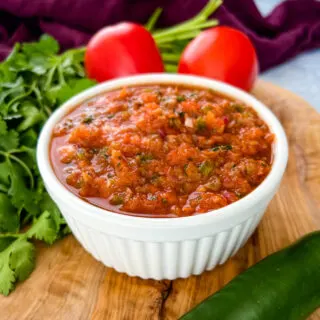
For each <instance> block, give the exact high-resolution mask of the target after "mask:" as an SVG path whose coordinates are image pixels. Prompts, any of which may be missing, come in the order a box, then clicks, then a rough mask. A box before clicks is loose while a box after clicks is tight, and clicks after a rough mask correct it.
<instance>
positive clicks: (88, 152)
mask: <svg viewBox="0 0 320 320" xmlns="http://www.w3.org/2000/svg"><path fill="white" fill-rule="evenodd" d="M273 139H274V137H273V134H272V133H271V132H270V131H269V128H268V126H267V125H266V124H265V122H264V121H263V120H261V119H260V118H259V116H258V115H257V113H256V112H255V111H254V110H253V109H252V108H251V107H250V106H247V105H245V104H244V103H242V102H240V101H235V100H231V99H230V98H227V97H224V96H221V95H219V94H218V93H216V92H214V91H212V90H207V89H201V88H196V87H184V86H175V85H152V86H136V87H127V88H121V89H119V90H115V91H112V92H106V93H104V94H102V95H100V96H97V97H95V98H93V99H91V100H88V101H86V102H85V103H83V104H81V105H80V106H78V107H76V108H75V109H74V110H73V111H72V112H70V113H69V114H68V115H67V116H65V117H64V118H63V119H62V120H61V121H60V122H59V123H58V124H57V125H56V126H55V128H54V132H53V138H52V142H51V151H50V152H51V161H52V165H53V168H54V171H55V173H56V175H57V177H58V179H59V180H60V181H61V182H62V183H63V184H64V185H65V186H66V187H67V188H68V189H69V190H71V192H73V193H74V194H76V195H78V196H79V197H81V198H83V199H85V200H87V201H88V202H90V203H92V204H94V205H97V206H99V207H102V208H105V209H108V210H111V211H114V212H119V213H125V214H131V215H138V216H151V217H181V216H190V215H194V214H199V213H204V212H207V211H209V210H213V209H218V208H221V207H224V206H226V205H228V204H230V203H232V202H235V201H237V200H239V199H241V198H242V197H244V196H246V195H247V194H248V193H250V192H251V191H252V190H254V189H255V188H256V187H257V186H258V185H259V184H260V183H261V182H262V181H263V179H264V178H265V177H266V176H267V174H268V173H269V171H270V169H271V162H272V142H273Z"/></svg>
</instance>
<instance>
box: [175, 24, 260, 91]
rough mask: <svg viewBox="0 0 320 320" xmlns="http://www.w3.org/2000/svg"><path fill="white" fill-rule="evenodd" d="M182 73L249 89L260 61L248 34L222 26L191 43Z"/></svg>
mask: <svg viewBox="0 0 320 320" xmlns="http://www.w3.org/2000/svg"><path fill="white" fill-rule="evenodd" d="M178 72H179V73H188V74H196V75H200V76H204V77H208V78H213V79H216V80H220V81H223V82H226V83H229V84H231V85H234V86H236V87H238V88H241V89H243V90H246V91H249V90H250V89H251V88H252V86H253V84H254V81H255V80H256V78H257V75H258V72H259V63H258V58H257V55H256V51H255V48H254V46H253V44H252V43H251V41H250V39H249V38H248V37H247V36H246V35H245V34H243V33H242V32H240V31H238V30H236V29H233V28H229V27H224V26H221V27H215V28H211V29H208V30H205V31H203V32H201V33H200V34H199V35H198V36H197V37H196V38H195V39H194V40H192V41H191V42H190V43H189V44H188V45H187V47H186V48H185V50H184V51H183V53H182V55H181V58H180V61H179V67H178Z"/></svg>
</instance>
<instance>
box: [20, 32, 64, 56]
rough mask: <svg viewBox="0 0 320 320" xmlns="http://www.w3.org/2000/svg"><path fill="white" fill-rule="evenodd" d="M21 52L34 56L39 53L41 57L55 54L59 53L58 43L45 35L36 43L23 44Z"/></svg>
mask: <svg viewBox="0 0 320 320" xmlns="http://www.w3.org/2000/svg"><path fill="white" fill-rule="evenodd" d="M22 51H23V52H24V53H25V54H27V55H30V56H32V55H34V54H35V53H41V54H43V55H48V54H52V55H54V54H57V53H58V51H59V44H58V42H57V41H56V40H55V39H54V38H52V37H50V36H49V35H47V34H44V35H43V36H41V37H40V40H39V41H38V42H31V43H24V44H23V46H22Z"/></svg>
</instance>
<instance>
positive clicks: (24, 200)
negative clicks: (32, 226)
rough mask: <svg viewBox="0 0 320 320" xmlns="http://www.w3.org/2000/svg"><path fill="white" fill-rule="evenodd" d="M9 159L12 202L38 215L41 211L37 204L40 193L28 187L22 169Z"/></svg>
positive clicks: (9, 192)
mask: <svg viewBox="0 0 320 320" xmlns="http://www.w3.org/2000/svg"><path fill="white" fill-rule="evenodd" d="M7 161H8V164H9V176H10V181H11V186H10V189H9V191H8V194H9V195H10V196H11V202H12V204H13V205H14V206H15V207H16V208H17V209H20V208H24V209H25V210H27V211H28V212H30V213H31V214H33V215H37V213H38V212H39V208H38V206H37V203H38V200H39V199H38V195H37V194H36V193H34V192H32V191H31V190H30V189H29V188H27V187H26V184H25V181H24V177H23V175H22V173H21V169H20V170H19V169H18V167H17V166H15V165H13V164H12V162H11V161H10V160H9V159H8V160H7Z"/></svg>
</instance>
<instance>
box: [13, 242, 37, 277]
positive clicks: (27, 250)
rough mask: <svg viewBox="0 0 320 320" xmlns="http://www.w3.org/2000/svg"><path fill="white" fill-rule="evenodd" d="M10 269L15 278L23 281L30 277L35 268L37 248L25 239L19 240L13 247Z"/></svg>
mask: <svg viewBox="0 0 320 320" xmlns="http://www.w3.org/2000/svg"><path fill="white" fill-rule="evenodd" d="M11 247H12V249H11V255H10V268H11V270H14V273H15V278H16V279H17V280H19V281H23V280H25V279H27V278H28V277H29V275H30V274H31V272H32V271H33V269H34V267H35V248H34V245H33V244H32V243H30V242H29V241H27V240H25V239H19V240H17V241H15V242H14V243H13V245H11Z"/></svg>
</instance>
